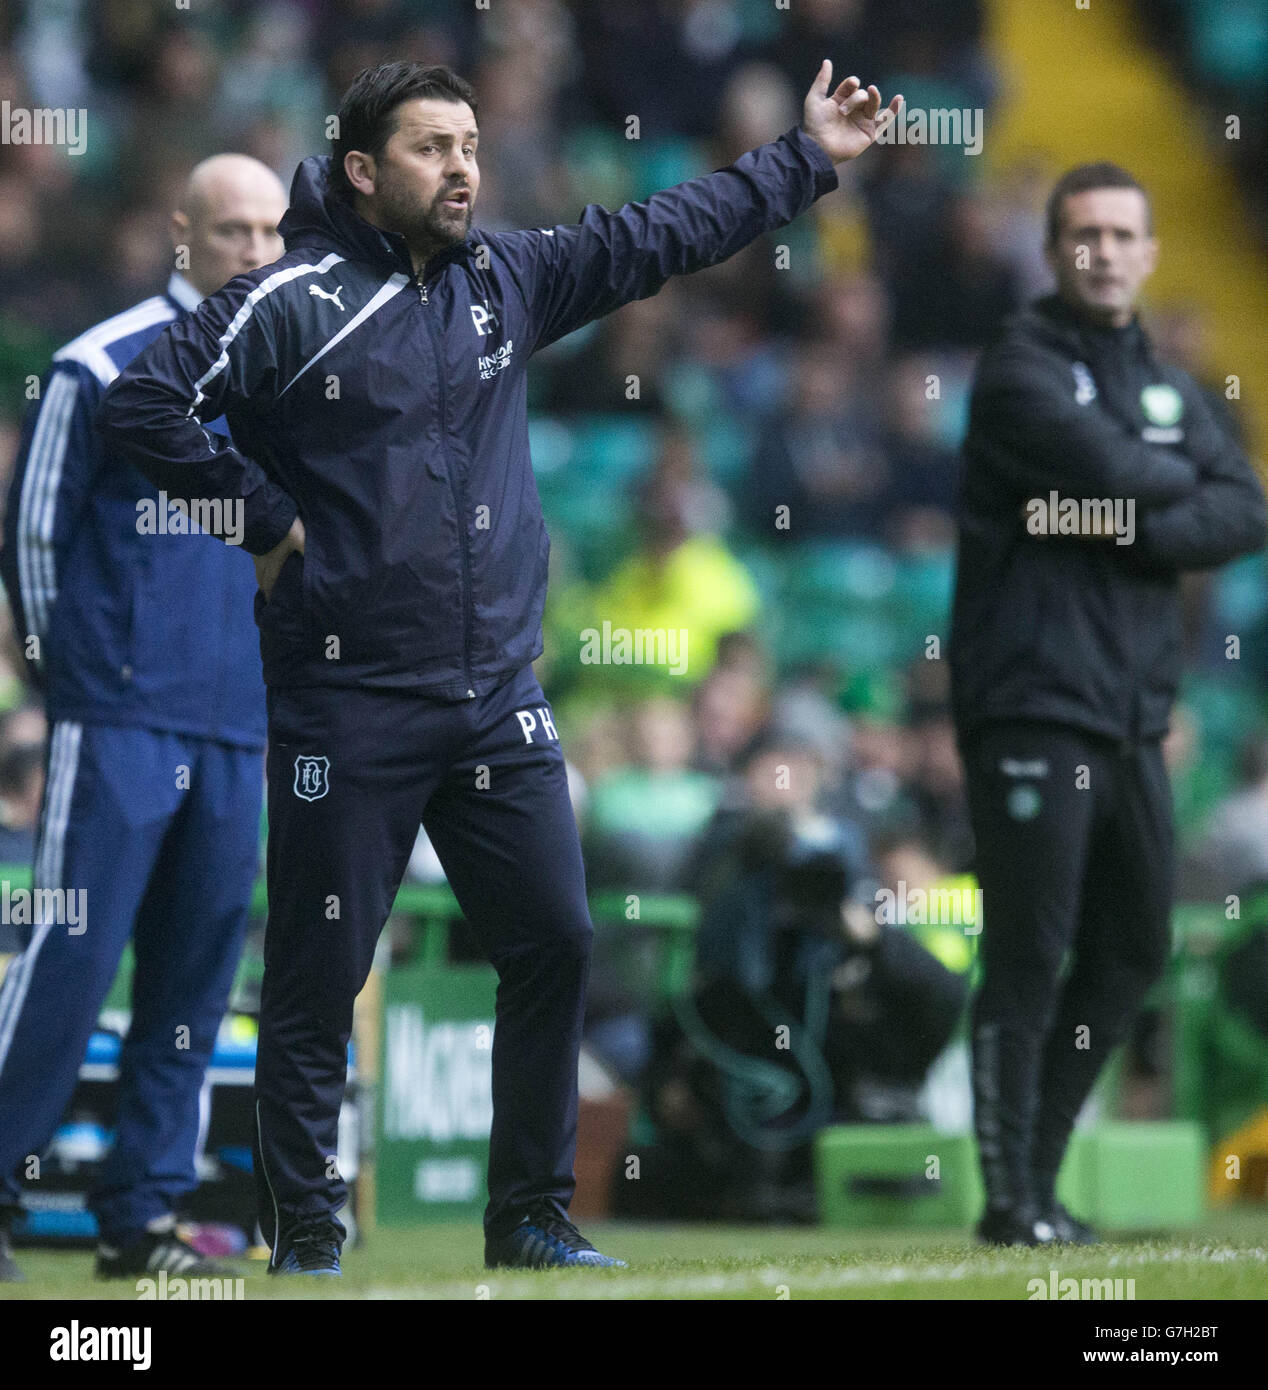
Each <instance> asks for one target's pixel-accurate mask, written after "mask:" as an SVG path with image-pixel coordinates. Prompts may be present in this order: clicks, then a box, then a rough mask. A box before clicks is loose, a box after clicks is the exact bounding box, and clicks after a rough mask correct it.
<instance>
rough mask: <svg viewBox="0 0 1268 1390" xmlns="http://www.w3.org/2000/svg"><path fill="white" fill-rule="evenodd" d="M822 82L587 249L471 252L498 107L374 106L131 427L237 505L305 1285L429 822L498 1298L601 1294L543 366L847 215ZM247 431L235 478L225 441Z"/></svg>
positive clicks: (366, 97) (580, 234)
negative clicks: (476, 989) (768, 126)
mask: <svg viewBox="0 0 1268 1390" xmlns="http://www.w3.org/2000/svg"><path fill="white" fill-rule="evenodd" d="M830 78H831V67H830V65H828V64H826V63H825V64H824V66H823V68H822V69H821V71H820V73H819V75H818V77H817V78H816V81H815V85H814V87H813V88H812V90H811V92H810V93H809V95H808V96H807V98H806V109H805V119H804V121H803V124H802V126H801V127H798V128H796V129H794V130H792V131H790V132H789V133H788V134H787V135H785V136H783V137H782V138H781V139H779V140H776V141H774V142H773V143H771V144H769V145H764V146H762V147H761V148H760V149H757V150H754V151H752V152H750V153H749V154H747V155H745V156H744V157H743V158H742V159H740V160H739V161H738V162H737V163H736V164H734V165H733V166H731V167H730V168H729V169H724V170H720V171H718V172H716V173H713V174H711V175H709V176H708V177H706V178H700V179H695V180H693V181H691V182H689V183H686V184H683V185H681V186H680V187H678V188H675V189H671V190H669V191H668V192H664V193H660V194H657V195H656V196H654V197H653V198H651V199H650V200H649V201H648V202H646V203H643V204H638V205H630V206H627V207H625V208H622V209H621V210H620V211H619V212H616V213H609V212H606V211H604V210H603V209H602V208H599V207H593V206H592V207H589V208H587V209H586V210H585V212H584V214H583V216H582V219H581V221H580V222H579V223H577V224H576V225H571V226H557V227H553V228H545V229H540V230H536V231H521V232H510V233H502V234H497V235H494V234H487V233H483V232H481V231H479V230H478V229H477V230H472V227H471V216H472V208H473V205H474V201H475V197H476V193H477V190H478V187H479V170H478V166H477V160H476V145H477V141H478V135H479V132H478V129H477V125H476V100H475V94H474V93H473V92H472V91H471V89H470V88H469V87H468V86H467V84H466V83H464V82H463V81H462V80H461V79H460V78H457V77H456V76H455V75H454V74H452V73H450V72H449V71H448V70H447V69H443V68H423V67H421V66H420V65H418V64H413V63H392V64H387V65H384V66H382V67H379V68H375V69H370V70H367V71H366V72H364V73H362V74H361V75H360V77H358V78H357V80H356V82H354V84H353V86H352V87H351V88H350V90H349V92H348V93H347V95H346V96H345V98H344V101H343V104H342V107H341V110H340V113H339V130H340V136H339V139H338V140H337V141H336V145H335V155H334V157H333V158H319V159H307V160H305V161H304V162H303V164H301V166H300V168H299V169H298V171H297V172H296V175H295V180H294V184H293V187H292V190H291V207H290V210H289V211H288V213H287V214H286V217H285V219H284V220H283V223H282V232H283V235H284V236H285V239H286V247H287V254H286V255H285V256H283V257H282V259H281V260H279V261H278V262H276V263H275V264H274V265H271V266H269V267H267V268H265V269H264V270H261V271H257V272H255V273H253V274H251V275H247V276H242V277H240V278H239V279H237V280H235V281H233V282H232V283H231V284H229V285H227V286H226V287H225V288H224V290H223V291H222V292H221V293H220V294H218V295H214V296H212V297H211V298H210V299H209V300H208V301H207V302H206V303H205V304H204V305H203V306H202V307H201V308H200V309H199V311H198V312H197V313H196V314H194V315H193V316H192V317H191V318H190V319H188V320H187V321H185V322H184V323H182V324H179V325H176V326H175V327H173V329H171V330H170V331H169V332H167V333H165V334H164V335H163V336H162V337H161V338H160V339H158V340H157V341H156V342H155V343H154V344H153V345H152V346H151V347H150V349H149V350H148V351H147V352H145V353H144V354H143V355H142V356H141V357H140V358H139V359H138V360H137V362H136V363H134V364H133V366H132V368H131V369H130V370H129V371H128V372H127V373H125V374H124V376H123V377H122V378H121V379H120V380H119V381H118V382H117V383H116V384H115V386H114V387H113V388H112V390H111V391H110V392H109V394H108V395H107V398H106V401H105V405H104V408H103V410H102V413H101V425H102V428H103V430H104V431H105V433H106V435H107V437H108V438H109V439H110V440H111V441H112V443H113V444H114V445H115V446H116V447H118V448H119V449H121V450H122V451H123V452H124V453H125V454H126V455H127V456H128V457H129V458H130V459H131V460H132V461H133V462H134V463H135V464H136V466H137V467H138V468H139V469H141V471H142V472H144V473H146V474H147V475H148V476H149V477H150V478H151V479H152V480H153V481H154V482H155V483H156V484H157V485H158V486H160V487H166V488H168V489H169V490H170V491H171V492H173V493H175V494H178V495H182V496H187V497H191V498H203V499H208V500H217V499H222V500H224V499H232V500H234V501H240V502H241V503H242V506H243V511H244V519H245V545H246V548H247V549H248V550H250V551H251V552H252V553H253V554H255V555H256V556H257V557H259V558H258V559H257V562H256V568H257V572H258V575H259V579H260V589H261V592H260V594H259V596H258V597H257V598H256V617H257V620H258V622H259V625H260V632H261V647H262V651H263V655H264V679H265V683H266V685H267V686H268V690H269V694H268V710H269V763H268V784H269V849H268V878H269V925H268V934H267V939H266V945H265V979H264V987H263V998H262V1004H261V1020H260V1046H259V1054H258V1062H257V1067H256V1119H257V1133H256V1143H257V1174H258V1178H259V1185H260V1203H261V1223H262V1225H263V1227H264V1230H265V1233H266V1235H267V1237H268V1239H269V1241H270V1243H271V1244H272V1246H273V1260H272V1265H271V1267H272V1268H274V1269H275V1270H279V1271H282V1272H293V1271H300V1272H325V1273H337V1272H338V1270H339V1250H340V1244H341V1242H342V1239H343V1237H344V1234H345V1232H344V1228H343V1225H342V1224H341V1223H340V1222H339V1221H338V1220H337V1218H336V1215H335V1213H336V1212H337V1211H338V1209H339V1208H340V1206H341V1205H342V1204H343V1202H344V1201H345V1198H346V1189H345V1187H344V1184H343V1182H342V1181H341V1179H340V1178H339V1177H338V1175H337V1171H336V1170H335V1167H334V1160H333V1155H334V1153H335V1147H336V1142H335V1141H336V1124H337V1118H338V1111H339V1100H340V1095H341V1092H342V1088H343V1085H344V1076H345V1048H346V1045H347V1041H348V1036H349V1033H350V1030H351V1025H352V1011H353V1001H354V1000H355V998H356V995H357V993H358V991H359V990H360V989H361V987H362V985H363V984H364V982H365V979H366V976H367V973H368V971H369V968H370V961H371V957H372V955H373V952H374V946H375V942H376V940H377V938H378V935H379V932H380V930H381V928H382V926H383V923H384V920H385V919H386V917H387V914H388V910H389V908H390V906H391V904H392V901H393V898H394V896H395V894H396V891H397V888H398V886H399V884H400V881H401V877H402V874H403V873H404V870H405V865H406V862H407V860H408V858H409V854H410V850H411V847H412V846H413V843H414V839H415V835H416V831H417V828H418V824H419V822H420V820H421V821H422V823H423V825H424V826H425V828H426V830H427V832H428V835H429V836H430V837H431V840H432V842H433V844H434V845H435V846H436V849H437V852H438V854H439V856H440V859H441V862H442V863H443V865H444V868H445V871H446V874H447V875H448V878H449V881H450V883H451V884H452V886H453V889H454V892H455V893H456V895H457V898H458V901H459V903H460V904H461V906H462V909H463V912H464V914H465V915H466V916H467V918H468V920H469V921H470V922H471V924H472V926H473V928H474V930H475V931H476V932H477V933H478V935H479V937H480V939H481V941H482V943H483V945H484V947H485V950H486V951H487V953H488V955H489V958H490V960H491V961H492V962H493V965H494V966H495V968H496V969H497V972H498V976H499V981H500V983H499V988H498V999H497V1028H496V1030H495V1036H494V1041H493V1111H494V1118H493V1128H492V1135H491V1151H490V1160H489V1205H488V1209H487V1212H486V1216H485V1233H486V1243H485V1260H486V1263H487V1264H489V1265H490V1266H498V1265H544V1264H608V1263H613V1261H611V1260H609V1259H608V1258H607V1257H605V1256H601V1255H599V1254H598V1252H597V1251H595V1250H594V1248H593V1247H592V1246H591V1245H590V1244H589V1243H588V1242H587V1241H585V1240H584V1239H583V1238H582V1237H581V1235H580V1234H579V1233H578V1232H577V1230H576V1228H575V1227H574V1226H573V1225H572V1224H571V1223H570V1222H569V1221H568V1220H567V1215H566V1214H567V1208H568V1204H569V1201H570V1199H571V1196H572V1192H573V1188H574V1179H573V1173H572V1163H573V1155H574V1150H575V1141H576V1119H577V1055H578V1050H579V1046H580V1037H581V1022H582V1013H583V1005H584V994H585V986H586V976H587V970H588V964H589V953H590V938H591V933H592V927H591V923H590V918H589V913H588V910H587V906H586V894H585V878H584V873H583V869H582V862H581V852H580V848H579V845H578V836H577V828H576V822H575V820H574V818H573V812H572V807H571V804H570V801H569V798H568V789H567V781H566V777H565V773H564V761H563V756H562V754H561V752H560V748H559V739H558V732H557V730H556V728H555V723H554V719H553V717H552V713H551V709H550V705H549V703H548V701H547V700H546V698H545V696H544V695H543V693H542V690H541V687H540V686H539V684H538V683H537V680H536V678H535V676H534V674H533V669H532V665H531V663H532V662H533V660H534V659H535V658H536V657H537V656H538V655H540V653H541V650H542V630H541V620H542V610H543V605H544V601H545V591H546V560H547V554H548V552H549V548H550V547H549V541H548V539H547V536H546V530H545V526H544V525H543V522H542V514H541V508H540V504H539V501H538V497H537V490H536V486H535V484H534V480H533V471H532V465H531V461H530V458H529V447H528V420H527V412H526V405H525V367H526V366H527V363H528V359H529V358H530V357H531V356H532V354H533V353H534V352H536V351H537V350H538V349H540V348H543V347H546V346H547V345H548V344H549V343H552V342H554V341H555V340H556V339H558V338H560V337H562V336H563V335H564V334H566V333H569V332H571V331H572V330H573V329H575V328H578V327H580V326H581V325H582V324H584V323H586V322H588V321H590V320H591V319H594V318H597V317H598V316H599V315H602V314H606V313H609V312H610V311H612V310H613V309H616V308H619V307H620V306H621V305H623V304H626V303H628V302H629V301H631V300H634V299H640V298H644V297H646V296H648V295H651V294H654V293H655V292H656V290H657V289H659V288H660V286H661V285H662V284H663V283H664V282H665V280H666V279H668V277H669V276H671V275H675V274H685V273H687V272H690V271H692V270H696V269H699V268H701V267H703V266H707V265H712V264H715V263H716V262H718V261H721V260H723V259H725V258H726V257H727V256H729V255H731V254H733V253H734V252H736V251H738V250H739V249H740V248H741V247H743V246H745V245H746V244H748V243H749V242H751V241H752V240H753V239H754V238H755V237H757V236H759V235H761V234H762V233H763V232H767V231H770V230H772V229H773V228H776V227H779V226H782V225H783V224H785V223H787V222H788V221H790V220H791V219H792V218H794V217H796V216H797V215H798V214H800V213H802V212H804V211H805V210H806V209H807V208H808V207H809V206H810V205H811V204H812V203H813V202H814V200H815V199H816V198H817V197H819V196H820V195H822V194H824V193H826V192H828V191H830V190H831V189H834V188H835V187H836V186H837V178H836V173H835V170H834V168H833V161H834V160H838V161H839V160H844V159H848V158H852V157H853V156H855V155H857V154H860V153H861V152H862V151H863V150H864V149H866V148H867V147H868V145H869V144H871V142H872V140H873V139H874V138H875V134H876V131H877V128H878V125H879V124H881V123H883V122H884V121H886V120H887V119H892V114H893V112H894V111H896V110H897V103H894V104H892V106H891V108H890V110H888V111H886V112H883V113H882V112H881V110H880V96H879V93H877V92H876V90H875V88H871V89H869V90H867V91H863V90H860V89H859V84H858V81H857V79H849V80H848V81H847V82H845V83H842V84H841V86H840V87H838V89H837V90H836V92H835V93H832V94H831V95H829V82H830ZM220 411H223V412H224V414H225V416H226V418H227V419H228V421H229V424H230V427H231V429H232V435H233V440H234V446H227V445H226V446H220V445H217V444H216V443H215V442H213V441H209V440H208V439H207V437H206V435H205V434H204V432H203V429H202V427H201V425H200V421H201V420H203V419H205V418H208V417H209V416H212V415H215V414H217V413H218V412H220Z"/></svg>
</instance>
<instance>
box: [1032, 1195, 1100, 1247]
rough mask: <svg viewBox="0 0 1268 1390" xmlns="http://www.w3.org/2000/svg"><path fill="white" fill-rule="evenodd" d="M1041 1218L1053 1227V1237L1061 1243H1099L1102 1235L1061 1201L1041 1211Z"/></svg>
mask: <svg viewBox="0 0 1268 1390" xmlns="http://www.w3.org/2000/svg"><path fill="white" fill-rule="evenodd" d="M1040 1216H1041V1218H1042V1219H1043V1220H1044V1221H1046V1222H1047V1223H1048V1225H1049V1226H1051V1227H1052V1238H1053V1240H1054V1241H1056V1242H1057V1244H1059V1245H1099V1244H1100V1243H1101V1237H1100V1236H1099V1235H1098V1234H1097V1233H1096V1231H1094V1230H1093V1229H1092V1227H1091V1226H1089V1225H1088V1224H1087V1222H1085V1221H1080V1220H1079V1219H1078V1217H1077V1216H1071V1215H1070V1213H1069V1212H1068V1211H1066V1209H1065V1208H1064V1207H1063V1206H1062V1205H1061V1203H1060V1202H1053V1203H1052V1205H1051V1206H1045V1207H1043V1208H1041V1211H1040Z"/></svg>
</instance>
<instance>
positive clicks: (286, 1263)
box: [269, 1226, 343, 1278]
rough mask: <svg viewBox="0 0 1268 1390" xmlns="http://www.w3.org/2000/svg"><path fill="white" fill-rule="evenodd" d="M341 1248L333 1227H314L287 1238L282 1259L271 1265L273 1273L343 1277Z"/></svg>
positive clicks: (271, 1272)
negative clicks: (340, 1257)
mask: <svg viewBox="0 0 1268 1390" xmlns="http://www.w3.org/2000/svg"><path fill="white" fill-rule="evenodd" d="M340 1253H341V1246H340V1244H339V1237H338V1235H337V1234H336V1232H335V1228H334V1227H333V1226H313V1227H309V1228H307V1229H301V1230H299V1231H296V1232H294V1233H293V1234H292V1235H290V1236H288V1237H287V1238H286V1242H285V1246H284V1248H283V1250H282V1252H281V1258H280V1259H279V1260H278V1261H277V1263H276V1264H270V1265H269V1273H270V1274H326V1275H330V1276H332V1277H334V1278H340V1277H341V1276H342V1274H343V1269H342V1268H341V1267H340V1264H339V1256H340Z"/></svg>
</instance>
